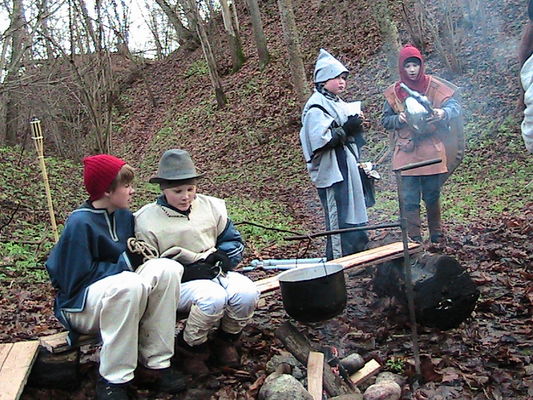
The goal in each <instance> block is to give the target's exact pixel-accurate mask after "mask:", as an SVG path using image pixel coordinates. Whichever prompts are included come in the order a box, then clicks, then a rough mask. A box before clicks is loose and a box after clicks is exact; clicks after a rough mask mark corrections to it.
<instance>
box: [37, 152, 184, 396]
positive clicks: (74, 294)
mask: <svg viewBox="0 0 533 400" xmlns="http://www.w3.org/2000/svg"><path fill="white" fill-rule="evenodd" d="M83 163H84V184H85V188H86V190H87V192H88V193H89V199H88V200H87V201H86V202H85V203H84V204H82V205H81V206H80V207H79V208H77V209H76V210H74V211H73V212H72V214H71V215H70V217H69V218H68V220H67V222H66V224H65V229H64V230H63V233H62V234H61V238H60V239H59V241H58V243H57V244H56V246H55V247H54V248H53V249H52V252H51V253H50V257H49V258H48V261H47V262H46V268H47V270H48V273H49V275H50V278H51V280H52V284H53V286H54V287H55V288H56V289H57V291H58V292H57V296H56V301H55V313H56V316H57V318H58V319H59V320H60V321H61V323H62V324H63V325H64V326H65V327H66V328H67V329H68V330H69V341H71V342H72V341H73V340H76V338H77V336H78V335H79V334H96V335H100V336H101V338H102V349H101V351H100V368H99V372H100V379H99V380H98V382H97V385H96V398H97V399H98V400H101V399H118V400H126V399H128V398H129V397H128V387H129V383H130V382H131V380H132V379H133V376H134V370H135V369H136V368H137V363H138V362H139V363H140V364H141V365H142V367H140V369H141V370H142V371H143V372H145V374H144V375H148V376H151V378H152V379H151V388H152V389H154V390H159V391H164V392H169V393H176V392H178V391H181V390H183V389H185V382H184V380H183V378H182V377H181V376H180V375H178V373H177V372H176V371H174V370H173V369H172V368H171V367H170V359H171V357H172V356H173V353H174V330H175V324H176V309H177V305H178V301H179V288H180V280H181V276H182V274H183V267H182V266H181V265H180V264H178V263H177V262H175V261H173V260H170V259H160V258H156V259H151V260H148V261H146V262H145V258H144V257H143V255H141V254H140V253H138V252H137V251H135V250H131V246H128V239H130V238H133V237H134V230H135V229H134V218H133V215H132V213H131V212H130V211H129V209H128V207H129V202H130V201H131V198H132V195H133V194H134V193H135V190H134V189H133V186H132V185H131V183H132V181H133V178H134V171H133V168H131V167H130V166H129V165H128V164H126V163H125V162H124V161H123V160H121V159H119V158H117V157H114V156H111V155H107V154H99V155H96V156H91V157H86V158H85V159H84V160H83Z"/></svg>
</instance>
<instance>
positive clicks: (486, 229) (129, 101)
mask: <svg viewBox="0 0 533 400" xmlns="http://www.w3.org/2000/svg"><path fill="white" fill-rule="evenodd" d="M348 3H352V2H339V3H335V4H330V5H325V6H324V7H323V8H322V9H321V10H318V11H317V10H313V9H312V8H308V7H297V11H296V13H297V19H298V21H300V22H299V29H301V35H302V37H305V38H306V40H305V41H303V43H302V47H303V53H304V54H305V56H304V58H305V63H306V69H307V70H308V72H309V73H308V75H310V71H311V70H312V66H313V63H314V58H315V57H316V53H317V50H318V48H319V47H321V46H322V47H325V48H327V49H328V50H330V51H331V52H332V53H333V54H338V55H339V56H340V58H341V59H342V60H343V62H346V63H347V64H349V66H350V68H351V69H352V71H353V73H352V75H351V80H352V82H353V84H352V87H351V89H350V90H349V92H348V95H347V96H348V98H350V99H364V106H365V112H366V115H367V118H368V119H369V121H370V126H371V127H370V129H369V131H368V132H367V138H368V142H369V143H368V146H367V157H368V158H369V159H376V158H377V155H379V154H380V153H381V152H382V151H383V149H384V147H386V145H385V143H386V141H385V140H384V138H385V137H386V133H385V132H383V130H382V129H381V128H380V124H379V114H380V110H381V106H382V102H383V98H382V96H381V92H382V90H383V89H384V88H385V87H386V86H387V85H388V84H390V83H392V82H393V81H394V77H393V76H392V75H391V73H390V72H389V70H388V68H387V67H386V57H385V55H384V54H383V53H381V51H380V44H379V40H380V39H379V34H377V33H376V32H377V28H376V24H375V23H371V22H369V21H371V20H372V17H371V15H369V13H371V11H370V10H369V7H364V6H363V5H360V4H359V3H358V4H357V5H353V7H352V6H350V7H349V8H348ZM362 3H364V2H361V4H362ZM518 3H519V2H518V1H514V0H509V1H503V2H495V1H493V2H492V1H491V2H490V5H491V7H490V9H489V10H488V11H487V25H486V26H485V28H486V27H487V26H490V27H492V29H489V33H488V36H483V35H479V34H478V33H479V31H480V30H482V28H483V27H480V28H479V29H478V30H477V31H472V32H467V33H466V34H465V39H464V41H463V46H462V48H461V56H462V59H463V62H464V72H463V73H462V74H451V73H450V72H449V71H448V70H447V69H446V68H445V66H444V64H443V62H442V60H441V59H440V58H439V57H438V55H437V52H436V51H435V49H431V48H429V49H428V54H429V57H428V69H429V71H430V72H431V73H435V74H437V75H439V76H443V77H445V78H446V79H450V80H452V81H453V82H454V83H456V84H457V85H459V86H461V87H462V89H463V92H462V103H463V105H464V111H465V131H466V135H467V155H466V156H465V159H464V161H463V164H462V165H461V166H460V168H459V169H458V170H457V171H456V173H455V174H454V176H452V178H451V179H450V180H449V182H447V184H446V186H445V188H444V190H443V205H444V206H443V210H444V211H443V217H444V221H445V229H446V231H445V232H446V241H445V242H444V243H443V244H442V245H439V246H438V247H435V246H431V245H430V244H428V243H425V244H424V247H425V250H426V251H429V252H434V253H439V254H447V255H451V256H453V257H455V258H456V259H457V260H459V261H460V263H461V265H463V266H464V267H465V268H467V270H468V271H469V273H470V275H471V276H472V278H473V280H474V281H475V283H476V284H477V285H478V289H479V290H480V293H481V295H480V298H479V300H478V303H477V306H476V309H475V311H474V313H473V314H472V317H471V318H469V319H468V320H467V321H465V322H464V323H463V324H461V326H459V327H458V328H456V329H452V330H449V331H438V330H434V329H428V328H424V327H419V335H420V337H419V343H420V350H421V356H422V361H423V363H422V367H423V368H422V369H423V378H422V379H420V380H419V381H417V382H416V383H415V382H413V377H414V373H413V367H412V363H413V360H412V357H413V356H412V350H411V349H412V344H411V337H410V328H409V325H408V324H407V317H406V315H407V314H406V312H405V310H402V309H399V308H398V306H396V305H390V304H388V303H387V302H384V301H383V300H382V299H379V298H378V297H377V296H376V294H375V293H374V292H373V291H372V274H373V268H368V269H367V270H365V271H363V272H361V273H359V274H349V273H348V274H347V288H348V305H347V307H346V309H345V310H344V312H343V313H342V314H341V315H340V316H338V317H336V318H334V319H331V320H329V321H326V322H324V323H321V324H312V325H305V324H300V323H297V322H295V321H293V322H294V323H295V325H296V326H297V327H298V329H300V330H301V331H302V332H304V333H305V334H306V335H307V336H308V337H309V338H310V339H311V341H312V342H313V343H314V344H315V345H333V344H335V346H337V347H338V348H339V351H340V352H341V355H347V354H349V353H350V352H353V351H357V352H359V353H360V354H362V355H363V357H364V358H365V359H366V360H368V359H370V358H375V359H377V360H378V361H379V362H381V363H382V365H387V366H388V367H387V368H389V369H390V368H392V367H394V368H399V371H400V373H401V374H402V375H404V376H405V378H406V384H405V385H404V387H403V397H402V398H404V399H434V400H441V399H442V400H444V399H466V400H470V399H476V400H478V399H479V400H480V399H495V400H499V399H524V400H525V399H533V362H532V361H533V326H532V324H531V321H532V316H533V312H532V311H533V285H532V281H533V267H532V265H533V183H531V182H532V180H533V169H532V166H531V155H528V154H527V153H526V152H525V150H524V148H523V144H522V142H521V138H520V132H519V121H520V114H519V112H517V109H516V100H517V98H518V93H519V90H518V80H517V78H516V76H517V66H516V61H515V60H514V52H515V50H516V44H517V42H518V37H519V31H520V26H519V24H518V23H517V22H516V21H521V20H523V19H521V17H522V15H523V13H522V12H521V11H520V10H518V7H519V5H518ZM262 7H263V8H264V9H263V10H262V11H263V12H264V24H265V29H266V30H267V36H268V37H269V39H270V40H269V46H270V47H271V49H272V53H273V62H272V64H271V65H270V66H269V67H267V69H266V70H265V71H259V69H258V68H257V67H256V64H257V59H256V57H255V56H253V53H254V51H253V44H252V42H251V37H250V36H246V37H245V38H244V44H245V50H246V53H247V54H249V55H250V58H249V59H248V61H247V63H246V64H245V66H244V67H243V69H242V70H241V71H239V72H238V73H237V74H233V75H232V74H229V73H227V72H228V71H229V66H228V65H222V66H221V70H222V71H224V70H226V74H224V75H223V83H224V86H225V88H227V95H228V99H229V105H228V106H227V107H226V109H223V110H217V109H216V107H215V105H214V100H213V96H212V94H211V92H210V87H209V78H208V76H207V74H206V71H205V70H204V69H202V68H203V64H202V62H201V61H199V60H200V59H201V58H200V57H201V51H200V50H198V51H196V52H195V53H193V54H187V53H182V52H179V51H178V52H177V53H176V54H173V55H171V56H170V57H169V58H168V59H166V60H163V61H160V62H153V63H150V64H147V65H146V66H145V67H144V70H143V73H142V78H141V79H140V80H139V81H137V82H134V84H133V85H132V86H131V87H129V88H128V89H127V90H126V91H125V92H124V94H123V96H122V97H121V102H122V104H121V108H120V113H119V124H120V129H119V130H118V131H117V132H118V134H117V135H115V143H114V146H115V149H116V152H117V153H118V154H119V155H122V156H123V157H125V158H126V159H127V160H131V163H132V164H133V165H134V166H135V167H137V169H138V171H139V189H138V199H137V201H136V204H135V208H137V207H138V206H140V205H141V204H143V203H144V202H146V201H149V200H151V199H152V198H153V197H154V196H155V193H157V191H156V190H155V189H154V188H151V187H150V186H148V185H146V184H145V183H144V181H145V180H146V177H147V176H149V175H150V174H151V173H152V172H153V171H154V170H155V168H156V165H157V160H158V158H159V156H160V154H161V153H162V151H164V150H166V149H167V148H169V147H182V148H186V149H188V150H189V151H190V152H191V154H193V157H194V159H195V161H196V163H197V165H198V166H200V169H201V170H202V171H207V172H208V176H207V178H206V179H205V181H203V182H202V184H201V190H202V191H203V192H205V193H209V194H213V195H216V196H219V197H223V198H225V199H227V202H228V207H229V209H230V214H231V215H232V218H233V219H234V221H235V222H246V221H248V222H257V223H260V224H263V225H266V226H269V227H277V228H279V229H285V230H292V231H297V232H316V231H320V230H322V229H323V219H322V211H321V209H320V204H319V202H318V198H317V196H316V192H315V190H314V189H313V188H312V187H311V185H310V184H309V181H308V178H307V174H306V171H305V166H304V163H303V160H302V158H301V155H300V149H299V142H298V135H297V132H298V130H299V121H298V118H299V113H300V110H299V108H300V105H299V104H298V103H297V102H296V101H295V99H294V96H293V95H292V94H291V90H290V88H289V87H288V86H289V84H288V83H287V82H289V78H288V71H287V70H286V63H285V61H284V58H285V50H284V48H283V45H282V43H281V36H282V35H281V34H280V32H281V31H280V26H279V21H278V20H277V9H276V4H275V2H273V1H270V2H265V4H264V5H263V6H262ZM336 15H342V16H343V17H342V18H343V21H341V22H342V24H340V25H342V26H337V25H339V24H335V25H333V24H331V22H329V21H330V20H331V19H332V18H334V17H335V16H336ZM365 18H366V20H365ZM318 21H320V24H323V25H326V26H322V28H323V31H328V32H329V33H330V34H329V35H328V36H327V37H324V38H322V37H321V32H322V30H317V29H316V27H317V26H319V24H318ZM365 21H366V22H365ZM495 21H497V22H498V23H494V22H495ZM330 25H331V26H330ZM243 26H244V27H246V26H248V25H246V23H244V25H243ZM329 28H331V29H329ZM347 33H349V34H350V37H358V38H360V40H359V41H358V42H357V43H356V42H355V41H354V42H353V43H352V41H349V40H348V41H347V40H345V36H346V35H347ZM404 34H405V33H404ZM489 44H490V45H489ZM219 48H222V46H219ZM512 52H513V54H511V53H512ZM147 86H149V87H150V89H151V90H150V93H154V94H155V95H154V96H155V97H153V98H150V96H148V95H147V94H146V93H147V92H146V87H147ZM154 104H155V105H154ZM0 150H1V151H0V181H1V182H0V183H1V184H0V187H2V192H0V205H1V206H2V209H3V213H2V217H1V219H0V233H1V237H0V239H1V240H0V245H1V246H2V248H1V250H2V256H1V257H2V258H1V259H0V264H1V267H2V269H1V270H0V294H1V297H0V310H1V315H0V327H1V328H0V343H6V342H14V341H21V340H29V339H35V338H38V337H40V336H45V335H49V334H52V333H55V332H58V331H61V330H62V328H61V326H60V325H59V324H58V322H57V321H56V319H55V317H54V316H53V313H52V307H53V297H54V293H53V289H52V287H51V285H50V284H49V283H48V282H47V281H46V274H45V273H44V269H43V268H44V267H43V261H44V260H45V259H46V254H47V252H48V251H49V249H50V247H51V245H52V241H51V240H50V237H49V236H47V235H45V234H43V231H44V230H45V229H46V228H45V226H46V225H45V224H44V223H43V221H46V220H47V210H46V209H45V207H44V204H45V200H44V195H43V193H42V190H41V189H40V177H39V171H38V168H37V167H36V166H35V162H34V160H33V159H32V155H31V153H30V152H28V151H23V150H20V149H15V150H13V149H0ZM47 162H48V163H49V165H48V166H49V171H50V174H51V176H50V181H51V183H52V185H53V193H54V200H55V201H56V205H59V206H58V207H57V215H58V224H60V225H61V224H62V223H63V222H64V220H65V218H66V216H67V215H68V212H69V211H70V210H71V209H73V208H74V207H75V206H76V205H77V204H79V203H81V201H83V198H84V194H83V188H82V187H81V185H80V183H79V182H80V179H79V178H80V177H81V169H80V166H79V163H76V162H74V163H73V162H66V161H61V160H57V159H54V158H50V159H47ZM389 167H390V165H389V160H388V159H386V160H385V161H384V162H383V163H382V165H380V166H379V171H380V173H381V174H382V175H383V179H382V180H381V181H380V182H379V183H378V187H377V189H378V193H377V204H376V206H375V207H374V208H372V209H370V210H369V213H370V219H371V222H373V223H379V222H390V221H393V220H396V219H397V199H396V186H395V183H394V179H393V175H392V173H391V172H390V170H389ZM239 229H242V231H243V234H244V235H245V237H246V238H247V242H248V247H247V249H246V254H245V260H244V262H243V265H247V264H248V263H249V262H250V261H251V260H252V259H254V258H261V259H267V258H289V257H294V256H296V255H298V256H305V257H314V256H318V255H321V251H322V248H323V243H324V242H323V240H317V241H314V242H313V243H312V245H311V246H310V248H308V249H305V245H302V244H296V243H289V244H288V243H287V242H284V241H283V240H281V239H280V237H282V234H279V235H278V236H275V235H274V234H269V233H268V232H269V231H263V230H261V229H260V228H252V227H250V226H249V225H246V224H242V225H239ZM265 237H266V238H267V239H265ZM371 238H372V242H371V245H372V247H376V246H378V245H381V244H385V243H389V242H393V241H397V240H399V233H398V232H394V231H379V232H378V233H375V232H373V233H371ZM14 266H17V267H16V268H15V267H14ZM271 274H272V273H270V274H268V273H266V272H263V271H254V272H251V273H249V276H250V277H251V278H252V279H254V280H258V279H261V278H264V277H266V276H270V275H271ZM287 319H288V317H287V315H286V314H285V312H284V309H283V305H282V302H281V298H280V294H279V293H278V292H275V293H273V294H270V295H268V296H265V297H264V298H263V300H262V301H261V304H260V307H259V309H258V310H257V313H256V315H255V317H254V319H253V321H252V323H251V324H250V325H249V326H248V327H247V328H246V329H245V333H244V335H243V338H242V348H241V354H242V368H241V369H240V370H239V371H235V370H228V369H220V368H217V367H216V365H212V366H211V367H212V372H213V374H212V376H211V378H210V379H207V380H202V381H201V382H200V381H195V380H192V379H191V381H190V385H189V389H188V390H187V392H186V393H183V394H180V395H177V396H164V395H160V394H157V393H151V392H148V391H138V392H137V397H138V398H139V399H171V398H175V399H209V398H212V399H224V400H225V399H228V400H229V399H254V398H256V395H257V392H258V390H259V388H260V386H261V384H262V382H263V380H264V379H265V377H266V363H267V362H268V361H269V359H270V358H271V357H272V356H273V355H275V354H282V353H283V352H284V351H285V350H284V349H283V346H282V345H281V343H280V342H279V341H278V340H277V339H276V338H275V337H274V331H275V330H276V328H277V327H278V326H279V325H280V324H281V323H283V322H284V321H286V320H287ZM81 372H82V376H83V380H82V384H81V386H80V387H79V388H77V389H73V390H59V389H44V388H37V387H31V386H29V387H27V388H26V390H25V392H24V394H23V396H22V399H24V400H33V399H73V400H82V399H91V398H93V397H94V384H95V381H96V377H97V374H98V372H97V348H90V349H88V351H87V353H86V355H85V357H84V363H83V364H82V368H81Z"/></svg>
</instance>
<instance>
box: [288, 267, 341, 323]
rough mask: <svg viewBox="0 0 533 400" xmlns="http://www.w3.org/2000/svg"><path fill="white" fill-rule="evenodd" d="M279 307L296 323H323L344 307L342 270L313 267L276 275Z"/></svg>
mask: <svg viewBox="0 0 533 400" xmlns="http://www.w3.org/2000/svg"><path fill="white" fill-rule="evenodd" d="M279 287H280V289H281V297H282V300H283V307H284V308H285V311H286V312H287V314H289V315H290V316H291V317H292V318H294V319H295V320H297V321H300V322H318V321H324V320H327V319H329V318H332V317H334V316H336V315H338V314H340V313H341V312H342V311H343V310H344V307H346V283H345V280H344V268H343V267H342V265H340V264H317V265H312V266H309V267H302V268H295V269H291V270H289V271H285V272H283V273H281V274H280V275H279Z"/></svg>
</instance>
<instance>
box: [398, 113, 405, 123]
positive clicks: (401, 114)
mask: <svg viewBox="0 0 533 400" xmlns="http://www.w3.org/2000/svg"><path fill="white" fill-rule="evenodd" d="M398 119H399V120H400V122H403V123H404V124H406V123H407V115H405V113H404V112H401V113H400V114H398Z"/></svg>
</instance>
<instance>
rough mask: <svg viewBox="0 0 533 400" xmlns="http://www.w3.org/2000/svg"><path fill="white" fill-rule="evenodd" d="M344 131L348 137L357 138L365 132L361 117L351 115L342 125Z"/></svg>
mask: <svg viewBox="0 0 533 400" xmlns="http://www.w3.org/2000/svg"><path fill="white" fill-rule="evenodd" d="M342 129H343V130H344V132H346V135H348V136H355V135H357V134H358V133H361V132H362V131H363V120H362V119H361V117H359V115H350V116H349V117H348V120H347V121H346V122H345V123H344V124H343V125H342Z"/></svg>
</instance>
